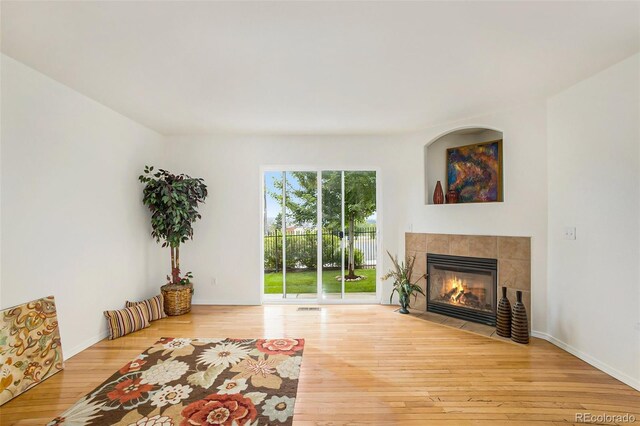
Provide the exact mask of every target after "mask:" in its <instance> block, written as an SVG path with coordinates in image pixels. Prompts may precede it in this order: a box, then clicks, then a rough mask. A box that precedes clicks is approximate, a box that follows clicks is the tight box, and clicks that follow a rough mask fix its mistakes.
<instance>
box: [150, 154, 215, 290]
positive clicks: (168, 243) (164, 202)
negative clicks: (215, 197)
mask: <svg viewBox="0 0 640 426" xmlns="http://www.w3.org/2000/svg"><path fill="white" fill-rule="evenodd" d="M138 179H139V180H140V182H142V183H144V184H145V186H144V190H143V198H142V202H143V203H144V204H145V205H146V206H147V207H149V210H150V211H151V229H152V230H151V236H153V237H154V238H155V239H156V241H157V242H162V247H169V250H170V251H171V275H170V276H169V275H168V276H167V280H168V284H176V285H188V284H190V283H191V279H192V278H193V275H192V274H191V272H187V273H186V274H185V275H184V276H182V277H181V276H180V245H181V244H183V243H185V242H186V241H187V240H189V239H193V223H194V222H195V221H196V220H198V219H201V218H202V216H201V215H200V213H198V210H197V209H198V205H199V204H200V203H203V202H204V200H205V199H206V198H207V186H206V185H205V183H204V179H202V178H192V177H191V176H187V175H185V174H180V175H174V174H172V173H170V172H168V171H166V170H162V169H159V170H158V171H156V172H154V170H153V166H151V167H149V166H145V168H144V174H142V175H140V177H139V178H138Z"/></svg>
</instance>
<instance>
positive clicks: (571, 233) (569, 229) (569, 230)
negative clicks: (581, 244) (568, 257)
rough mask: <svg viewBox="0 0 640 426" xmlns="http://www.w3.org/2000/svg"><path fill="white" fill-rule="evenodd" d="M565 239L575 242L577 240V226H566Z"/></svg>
mask: <svg viewBox="0 0 640 426" xmlns="http://www.w3.org/2000/svg"><path fill="white" fill-rule="evenodd" d="M564 239H565V240H575V239H576V228H575V226H565V228H564Z"/></svg>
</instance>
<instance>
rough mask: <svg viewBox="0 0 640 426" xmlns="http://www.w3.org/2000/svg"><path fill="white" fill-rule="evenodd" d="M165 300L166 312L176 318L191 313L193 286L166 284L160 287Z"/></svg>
mask: <svg viewBox="0 0 640 426" xmlns="http://www.w3.org/2000/svg"><path fill="white" fill-rule="evenodd" d="M160 290H161V291H162V297H163V298H164V312H165V313H166V314H167V315H170V316H175V315H182V314H186V313H187V312H189V311H191V295H192V294H193V284H186V285H182V284H165V285H163V286H162V287H160Z"/></svg>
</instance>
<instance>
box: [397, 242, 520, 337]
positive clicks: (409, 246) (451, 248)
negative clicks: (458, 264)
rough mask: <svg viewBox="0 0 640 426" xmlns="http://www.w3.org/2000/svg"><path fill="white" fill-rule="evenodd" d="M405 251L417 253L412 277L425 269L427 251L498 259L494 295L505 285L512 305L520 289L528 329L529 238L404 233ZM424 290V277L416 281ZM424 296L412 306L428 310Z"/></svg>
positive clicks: (421, 274) (414, 277)
mask: <svg viewBox="0 0 640 426" xmlns="http://www.w3.org/2000/svg"><path fill="white" fill-rule="evenodd" d="M405 253H406V255H407V256H412V255H415V256H416V261H415V266H414V269H413V277H412V281H413V280H415V279H417V277H419V276H422V277H424V275H425V274H426V273H427V253H435V254H449V255H453V256H468V257H484V258H490V259H497V260H498V291H497V299H498V300H499V299H500V297H502V287H507V297H508V298H509V301H510V302H511V305H512V306H513V304H514V303H515V302H516V290H522V301H523V303H524V305H525V306H526V308H527V316H528V319H529V330H531V238H530V237H498V236H479V235H455V234H419V233H406V234H405ZM418 284H419V285H420V286H421V287H422V289H423V290H424V292H425V293H426V291H427V290H426V289H427V280H426V279H424V278H422V279H420V281H419V282H418ZM426 303H427V300H426V298H425V297H424V296H422V295H420V294H419V295H418V299H417V300H416V301H415V302H414V301H412V303H411V307H412V308H414V309H416V310H420V311H426V310H427V305H426Z"/></svg>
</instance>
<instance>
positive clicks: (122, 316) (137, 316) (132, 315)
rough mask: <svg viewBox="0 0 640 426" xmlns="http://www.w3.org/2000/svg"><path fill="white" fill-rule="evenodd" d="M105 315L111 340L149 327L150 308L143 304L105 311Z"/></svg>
mask: <svg viewBox="0 0 640 426" xmlns="http://www.w3.org/2000/svg"><path fill="white" fill-rule="evenodd" d="M104 316H105V317H107V325H108V326H109V339H111V340H113V339H115V338H117V337H122V336H124V335H125V334H129V333H133V332H134V331H137V330H142V329H143V328H147V327H149V310H148V309H147V307H146V306H144V305H143V304H140V305H135V306H131V307H128V308H124V309H120V310H119V311H104Z"/></svg>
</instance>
